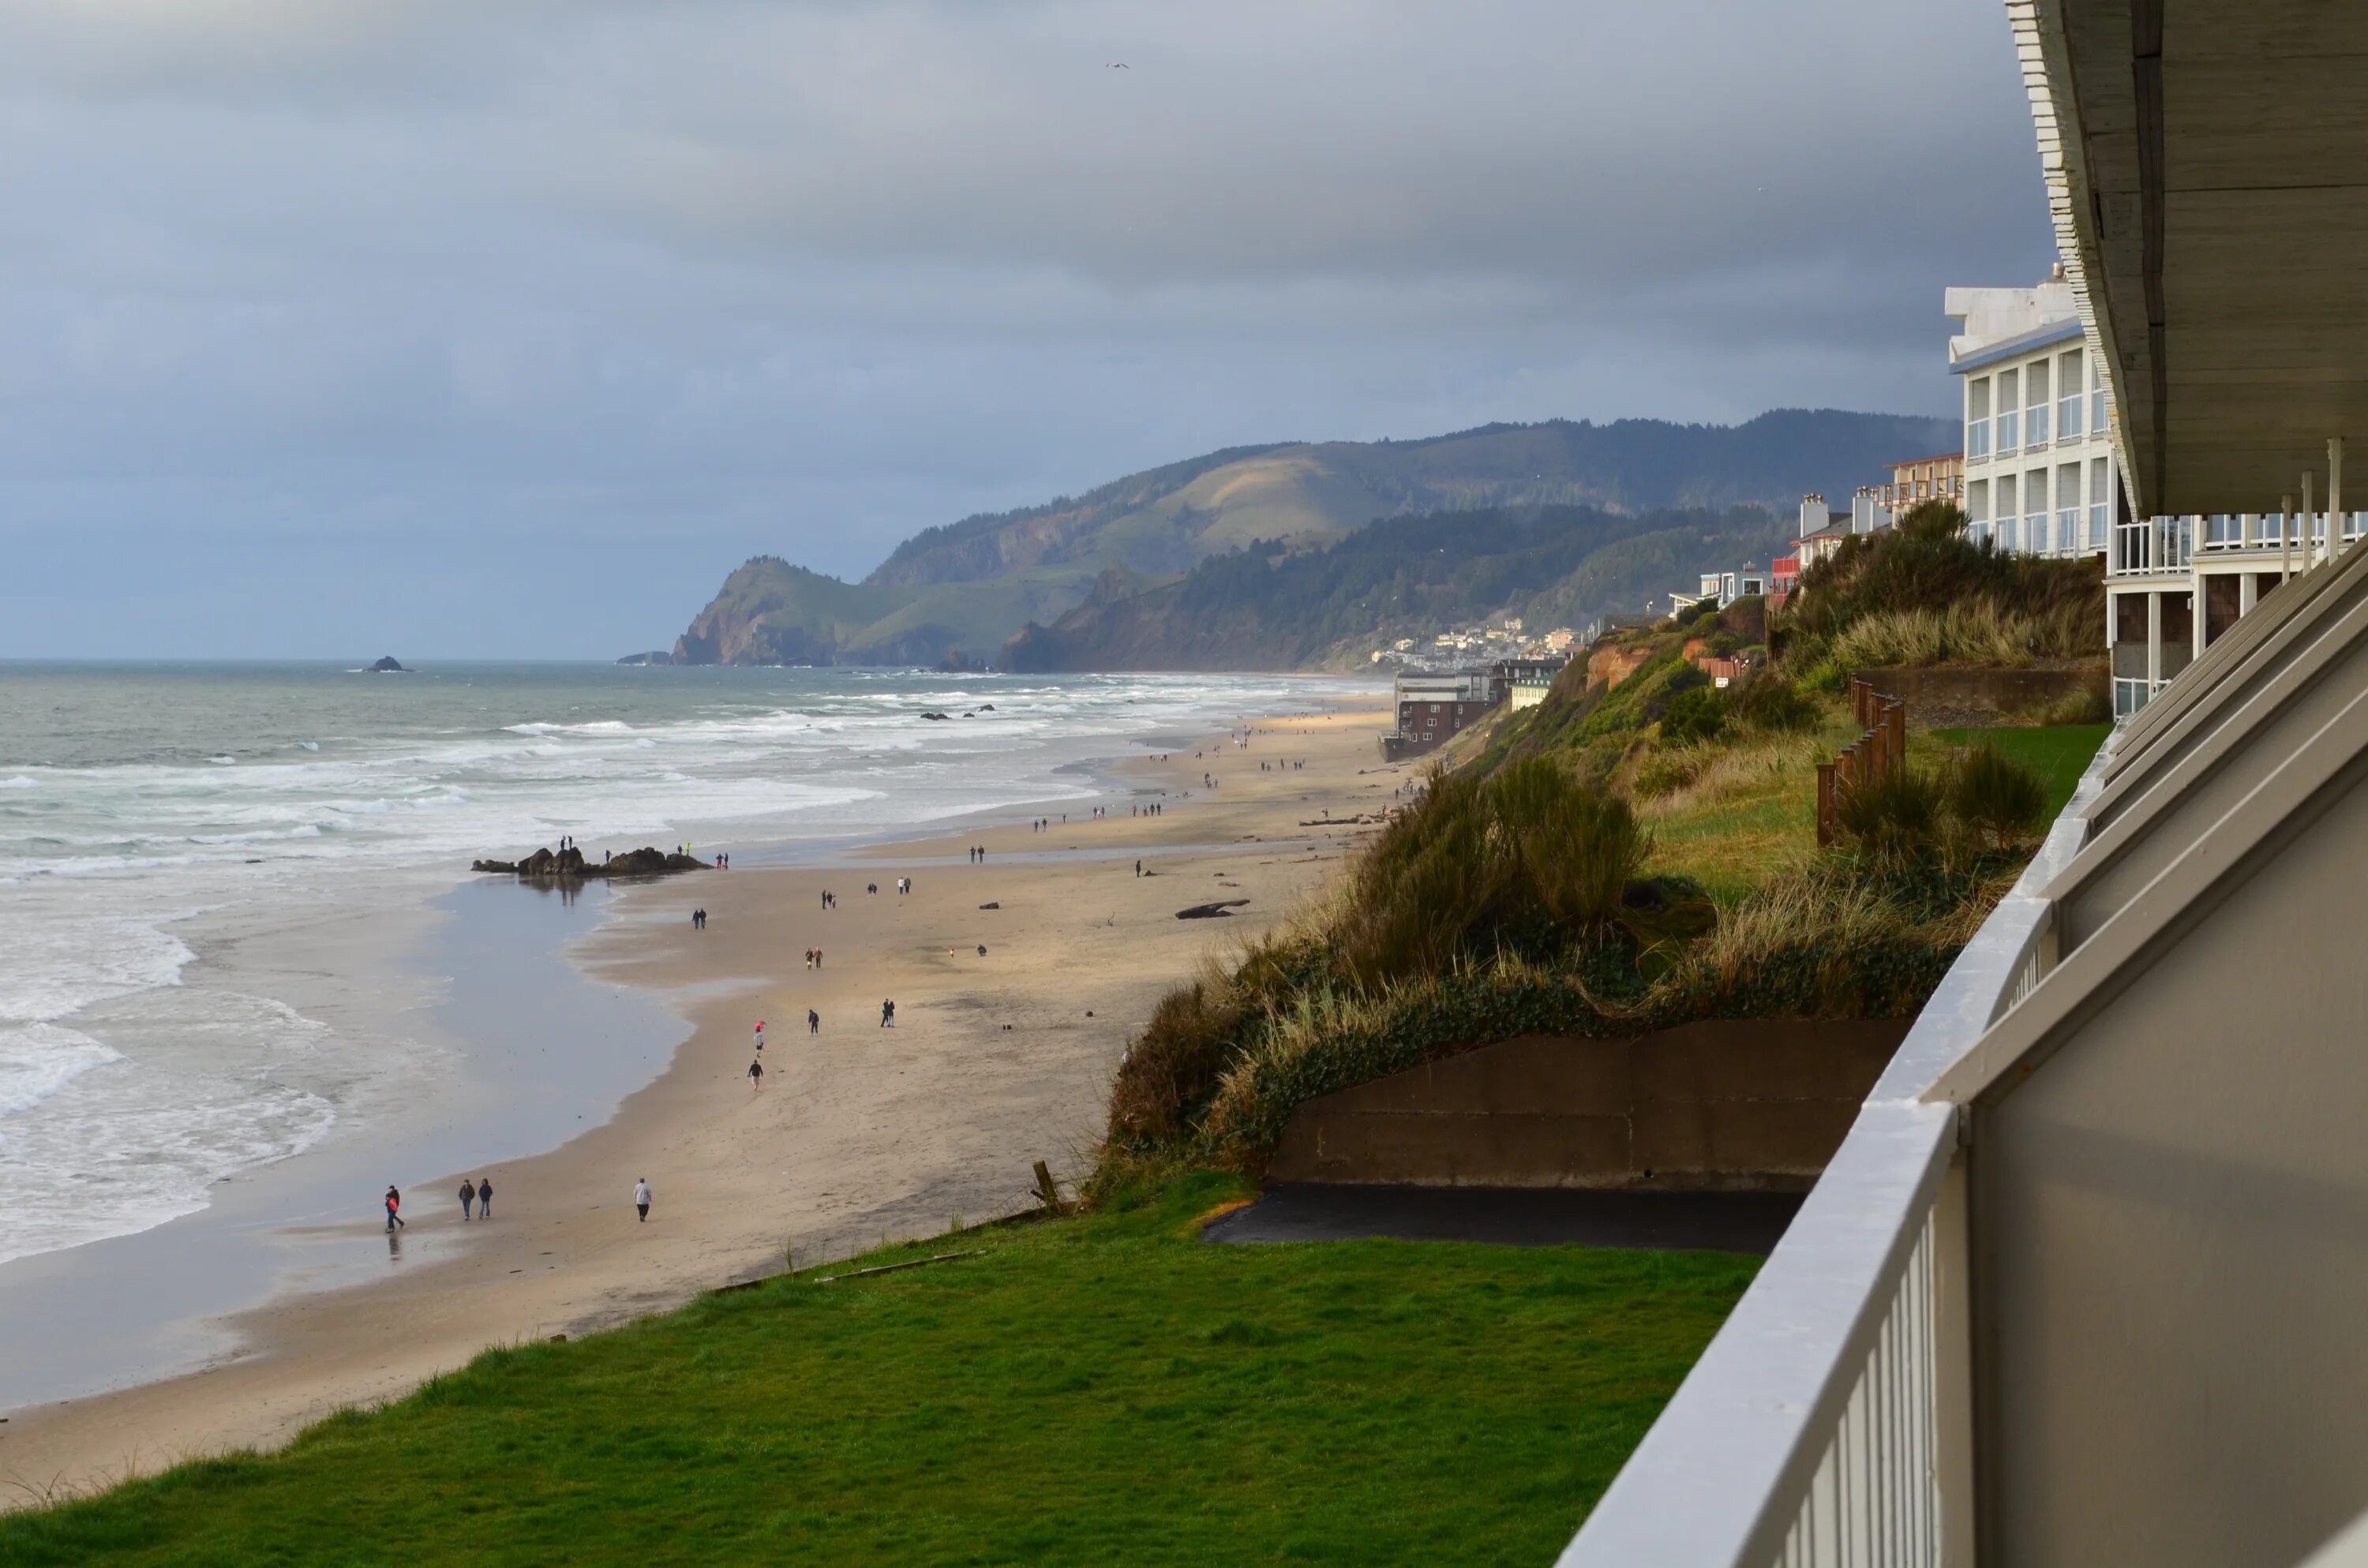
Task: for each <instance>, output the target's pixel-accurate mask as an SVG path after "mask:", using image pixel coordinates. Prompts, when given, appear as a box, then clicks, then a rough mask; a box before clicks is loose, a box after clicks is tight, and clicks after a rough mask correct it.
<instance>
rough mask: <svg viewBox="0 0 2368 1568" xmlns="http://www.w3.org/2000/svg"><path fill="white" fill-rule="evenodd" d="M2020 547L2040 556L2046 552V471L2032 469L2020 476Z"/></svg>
mask: <svg viewBox="0 0 2368 1568" xmlns="http://www.w3.org/2000/svg"><path fill="white" fill-rule="evenodd" d="M2022 509H2023V513H2024V517H2023V528H2022V547H2023V548H2024V549H2025V550H2035V551H2039V552H2041V553H2042V554H2044V553H2046V551H2047V471H2046V470H2045V469H2044V468H2035V469H2032V471H2031V472H2029V473H2026V474H2024V475H2023V476H2022Z"/></svg>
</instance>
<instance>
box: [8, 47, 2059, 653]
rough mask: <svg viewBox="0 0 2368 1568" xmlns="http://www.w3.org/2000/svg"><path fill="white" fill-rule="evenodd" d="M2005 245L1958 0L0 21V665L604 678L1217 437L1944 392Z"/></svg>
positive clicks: (2026, 143)
mask: <svg viewBox="0 0 2368 1568" xmlns="http://www.w3.org/2000/svg"><path fill="white" fill-rule="evenodd" d="M1113 62H1124V63H1125V65H1126V66H1127V69H1125V70H1114V69H1110V65H1111V64H1112V63H1113ZM2053 256H2054V248H2053V244H2052V241H2051V238H2050V233H2049V230H2048V226H2047V216H2046V206H2045V200H2044V191H2043V188H2042V186H2041V183H2040V176H2039V168H2038V159H2037V155H2036V153H2035V152H2034V151H2033V145H2032V131H2031V125H2030V118H2029V110H2028V108H2027V105H2026V103H2025V100H2024V98H2023V96H2022V91H2021V84H2020V81H2019V78H2018V76H2017V74H2016V70H2015V62H2014V51H2013V46H2012V43H2011V41H2010V39H2009V33H2008V28H2007V22H2006V17H2005V15H2004V12H2003V9H2002V7H2001V6H1999V5H1998V3H1997V0H1788V3H1783V4H1765V3H1759V0H1656V3H1655V4H1653V5H1649V6H1624V5H1613V4H1610V3H1609V0H1441V3H1438V4H1427V5H1413V4H1379V3H1376V4H1358V3H1351V0H1329V3H1326V0H1309V3H1301V0H1255V3H1248V0H1243V3H1236V0H1192V3H1191V4H1190V5H1182V4H1163V5H1151V4H1133V5H1116V4H1092V3H1086V0H1076V3H1069V4H1039V3H1035V0H946V3H942V4H883V3H872V0H862V3H859V0H840V3H819V4H806V5H798V4H782V3H780V0H773V3H767V4H746V5H744V4H735V3H733V0H673V3H671V4H666V5H651V4H647V3H646V0H636V3H633V4H624V3H609V0H499V3H498V4H491V5H488V4H485V3H484V0H359V3H354V0H303V3H285V4H283V3H280V0H243V3H219V0H9V3H8V4H6V6H0V656H5V655H18V656H43V655H56V656H129V657H154V656H178V655H193V656H211V655H227V656H275V655H291V656H338V657H342V656H347V655H361V654H371V655H374V654H376V653H382V652H393V653H397V654H398V655H401V656H429V655H439V654H440V655H447V656H455V655H463V654H481V655H514V656H544V655H547V656H552V657H578V656H590V657H607V656H613V655H615V654H618V653H624V652H627V651H630V650H632V649H637V648H643V647H662V646H666V645H668V644H670V642H671V641H672V639H673V637H674V635H675V633H676V632H677V631H680V630H681V628H682V626H683V625H684V623H685V622H686V621H687V620H688V619H689V617H690V615H691V614H692V613H693V612H694V611H695V610H696V609H697V608H699V607H700V605H701V604H702V603H704V602H705V600H706V598H707V597H708V596H709V595H710V594H711V593H712V591H713V589H714V587H715V585H716V584H717V583H718V582H719V581H720V580H721V579H722V577H723V574H724V573H725V572H726V571H728V570H729V569H730V568H731V567H733V566H734V565H736V564H737V563H738V562H740V561H742V560H743V559H745V558H746V557H747V556H749V555H751V554H756V553H759V552H772V553H778V554H781V555H785V556H788V557H789V558H791V559H792V560H795V561H798V562H803V563H805V564H809V565H813V566H814V567H817V568H819V569H822V570H825V571H830V572H835V573H838V574H844V575H860V574H862V573H864V572H866V571H868V570H869V569H870V568H871V566H873V565H874V564H876V563H877V562H878V561H879V560H880V558H881V557H882V555H884V554H885V553H886V552H887V551H888V550H889V549H890V548H891V547H893V546H894V544H895V542H896V541H897V540H900V539H902V538H903V537H905V535H906V534H908V533H910V532H912V531H914V530H915V529H916V528H924V527H927V526H929V525H931V524H935V523H942V522H948V521H951V520H952V519H954V518H956V517H962V516H964V515H966V514H968V513H971V512H973V511H980V510H994V509H1000V508H1003V507H1007V506H1018V505H1024V504H1027V503H1030V502H1034V501H1040V500H1043V499H1047V498H1049V497H1050V496H1052V495H1054V494H1060V493H1063V492H1071V491H1077V490H1082V489H1084V488H1087V487H1088V486H1090V485H1092V484H1094V483H1099V482H1100V481H1103V480H1106V479H1110V478H1115V477H1117V476H1119V475H1121V474H1122V473H1126V472H1130V471H1133V470H1135V469H1139V468H1143V467H1146V466H1148V465H1151V464H1154V463H1157V462H1162V461H1167V460H1174V459H1178V458H1183V457H1188V456H1190V455H1193V454H1196V453H1199V452H1201V451H1204V450H1207V449H1211V448H1213V447H1219V446H1224V445H1227V444H1231V443H1236V442H1247V441H1267V440H1278V439H1299V438H1327V437H1351V438H1367V437H1381V436H1395V437H1411V436H1423V435H1432V434H1437V433H1440V432H1442V431H1446V430H1452V429H1458V428H1463V427H1465V426H1472V425H1475V424H1480V423H1483V422H1486V421H1488V420H1492V419H1515V420H1531V419H1544V418H1551V417H1554V416H1557V415H1563V416H1569V417H1574V418H1577V417H1588V418H1595V419H1611V418H1617V417H1620V416H1622V415H1658V416H1662V417H1667V418H1673V419H1686V420H1713V421H1719V422H1729V421H1734V420H1736V419H1742V418H1748V417H1749V416H1750V415H1753V414H1756V413H1759V412H1760V411H1761V410H1763V409H1766V408H1770V407H1775V406H1802V405H1808V406H1836V407H1845V408H1857V409H1875V410H1886V411H1899V412H1918V413H1947V412H1951V411H1952V410H1953V407H1954V399H1953V389H1952V385H1951V383H1950V380H1949V377H1948V376H1947V374H1946V373H1945V370H1944V369H1943V367H1944V364H1945V339H1946V336H1947V333H1948V325H1947V323H1946V322H1945V321H1944V320H1943V319H1942V318H1941V314H1940V305H1941V289H1942V288H1943V287H1944V286H1946V285H1948V284H1952V283H1994V284H2012V283H2024V282H2029V281H2031V280H2032V279H2034V278H2037V277H2038V276H2039V274H2040V273H2041V272H2043V271H2044V269H2045V267H2046V266H2047V264H2048V263H2049V262H2050V261H2051V260H2052V259H2053ZM571 600H572V601H574V602H573V603H570V602H567V601H571Z"/></svg>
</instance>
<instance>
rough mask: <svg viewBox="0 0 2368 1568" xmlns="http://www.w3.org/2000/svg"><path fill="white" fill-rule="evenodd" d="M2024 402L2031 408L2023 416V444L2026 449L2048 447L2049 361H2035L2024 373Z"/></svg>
mask: <svg viewBox="0 0 2368 1568" xmlns="http://www.w3.org/2000/svg"><path fill="white" fill-rule="evenodd" d="M2022 393H2023V396H2022V401H2023V402H2024V403H2028V404H2029V405H2030V406H2029V407H2027V408H2025V409H2024V410H2023V414H2022V444H2023V445H2024V446H2026V447H2044V446H2045V445H2047V361H2046V360H2044V359H2034V360H2032V362H2031V363H2030V365H2028V366H2027V367H2025V368H2024V369H2023V372H2022Z"/></svg>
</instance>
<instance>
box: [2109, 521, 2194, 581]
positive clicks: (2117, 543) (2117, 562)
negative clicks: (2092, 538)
mask: <svg viewBox="0 0 2368 1568" xmlns="http://www.w3.org/2000/svg"><path fill="white" fill-rule="evenodd" d="M2194 551H2195V520H2194V519H2193V518H2192V517H2140V518H2137V519H2135V521H2132V522H2126V523H2115V524H2114V525H2113V547H2112V555H2111V558H2110V559H2109V560H2108V561H2107V562H2106V568H2107V570H2108V571H2109V572H2111V573H2112V575H2114V576H2116V577H2137V576H2145V575H2147V574H2153V573H2159V572H2184V571H2186V570H2187V568H2188V563H2189V562H2190V560H2191V559H2192V556H2193V554H2194Z"/></svg>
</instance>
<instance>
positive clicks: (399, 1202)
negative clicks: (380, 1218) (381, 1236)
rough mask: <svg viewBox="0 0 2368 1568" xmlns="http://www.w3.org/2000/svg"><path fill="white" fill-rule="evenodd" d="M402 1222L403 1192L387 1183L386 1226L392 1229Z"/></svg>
mask: <svg viewBox="0 0 2368 1568" xmlns="http://www.w3.org/2000/svg"><path fill="white" fill-rule="evenodd" d="M403 1222H404V1221H403V1194H401V1193H399V1192H397V1191H395V1190H394V1187H393V1184H389V1185H388V1187H387V1189H386V1228H387V1229H388V1230H390V1231H392V1230H393V1229H394V1228H395V1227H396V1226H397V1225H400V1224H402V1223H403Z"/></svg>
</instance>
